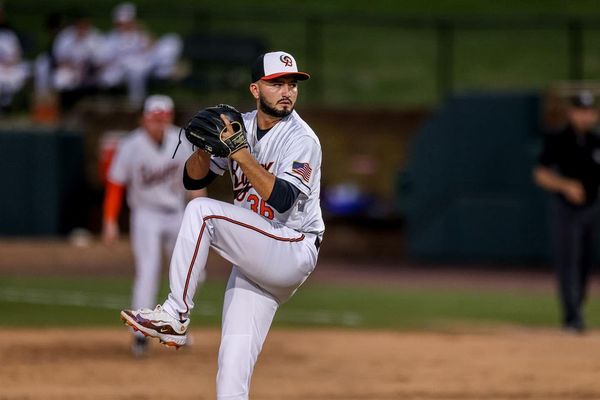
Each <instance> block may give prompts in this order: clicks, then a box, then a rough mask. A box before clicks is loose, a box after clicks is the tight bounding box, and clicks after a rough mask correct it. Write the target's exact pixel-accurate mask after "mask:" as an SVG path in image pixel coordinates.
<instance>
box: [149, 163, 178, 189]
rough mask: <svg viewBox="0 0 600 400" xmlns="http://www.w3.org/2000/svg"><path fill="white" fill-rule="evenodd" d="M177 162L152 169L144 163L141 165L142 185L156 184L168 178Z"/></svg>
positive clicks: (175, 167) (173, 171) (174, 170)
mask: <svg viewBox="0 0 600 400" xmlns="http://www.w3.org/2000/svg"><path fill="white" fill-rule="evenodd" d="M177 168H178V165H177V164H169V165H166V166H164V167H161V168H158V169H156V170H152V169H151V168H149V167H148V166H146V165H142V169H141V177H142V183H143V184H144V185H147V186H150V185H156V184H158V183H161V182H164V181H166V180H168V179H169V178H170V177H171V176H172V174H173V173H175V172H176V171H177Z"/></svg>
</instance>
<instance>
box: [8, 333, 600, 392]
mask: <svg viewBox="0 0 600 400" xmlns="http://www.w3.org/2000/svg"><path fill="white" fill-rule="evenodd" d="M218 334H219V333H218V330H216V329H206V330H204V329H203V330H195V331H194V339H195V344H194V346H193V347H192V348H190V349H183V350H179V351H176V350H173V349H168V348H163V347H162V346H159V345H158V344H155V345H154V346H153V347H152V349H151V350H152V351H151V354H150V356H149V357H147V358H145V359H141V360H139V359H133V358H132V357H131V356H130V354H129V348H128V346H129V336H128V334H127V332H126V331H125V329H123V330H115V329H107V330H96V331H93V330H89V329H78V330H15V329H10V330H8V329H4V330H0V359H2V363H1V365H0V399H2V400H7V399H11V400H13V399H14V400H17V399H19V400H24V399H27V400H29V399H36V400H37V399H39V400H42V399H43V400H58V399H61V400H68V399H78V400H86V399H90V400H91V399H94V400H97V399H149V400H153V399H156V400H159V399H160V400H164V399H178V400H186V399H196V400H198V399H214V398H215V384H214V381H215V373H216V356H217V348H218V341H219V337H218ZM316 344H318V346H317V345H316ZM598 354H600V334H596V333H593V334H588V335H585V336H571V335H567V334H562V333H559V332H552V331H545V330H523V329H519V328H504V329H499V330H498V329H495V330H494V331H479V332H475V333H460V332H455V333H444V334H442V333H401V332H380V331H345V330H297V331H292V330H283V329H276V330H274V331H272V333H271V335H270V336H269V338H268V339H267V343H266V346H265V349H264V351H263V354H262V356H261V358H260V359H259V362H258V365H257V368H256V371H255V374H254V380H253V383H252V396H251V398H252V399H257V400H260V399H265V400H280V399H290V400H295V399H303V400H305V399H313V400H317V399H319V400H321V399H322V400H326V399H328V400H330V399H348V400H358V399H361V400H362V399H365V400H378V399H381V400H384V399H385V400H388V399H415V400H416V399H422V400H426V399H427V400H429V399H431V400H434V399H435V400H439V399H456V400H458V399H465V400H469V399H498V400H501V399H529V400H549V399H561V400H564V399H598V398H600V380H598V374H599V373H600V357H597V355H598Z"/></svg>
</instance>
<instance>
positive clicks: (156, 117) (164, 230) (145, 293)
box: [102, 95, 205, 356]
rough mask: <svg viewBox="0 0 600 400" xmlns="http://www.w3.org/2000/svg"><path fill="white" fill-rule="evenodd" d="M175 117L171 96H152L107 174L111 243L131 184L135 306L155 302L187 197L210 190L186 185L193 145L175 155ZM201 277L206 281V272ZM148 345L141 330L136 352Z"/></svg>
mask: <svg viewBox="0 0 600 400" xmlns="http://www.w3.org/2000/svg"><path fill="white" fill-rule="evenodd" d="M172 122H173V101H172V100H171V98H170V97H168V96H163V95H154V96H150V97H148V99H147V100H146V102H145V104H144V111H143V117H142V126H141V127H139V128H137V129H135V130H134V131H132V132H131V133H130V134H129V135H127V136H126V137H125V138H124V139H123V140H122V141H121V143H120V144H119V147H118V149H117V152H116V154H115V157H114V159H113V161H112V164H111V166H110V169H109V173H108V182H107V187H106V195H105V200H104V222H103V231H102V237H103V241H104V242H105V243H106V244H108V245H110V244H111V243H113V242H115V241H116V240H117V239H118V238H119V225H118V217H119V213H120V210H121V204H122V198H123V193H124V191H125V189H126V190H127V204H128V205H129V208H130V210H131V214H130V237H131V245H132V249H133V254H134V258H135V269H136V274H135V282H134V286H133V295H132V306H133V307H134V308H140V307H145V308H153V307H154V306H155V305H156V296H157V292H158V288H159V282H160V270H161V264H162V261H163V258H162V257H163V256H167V257H168V258H169V259H170V257H171V253H172V251H173V247H174V245H175V240H176V238H177V234H178V232H179V226H180V223H181V219H182V217H183V212H184V209H185V204H186V197H187V198H188V199H189V198H193V197H198V196H201V195H205V191H204V190H198V191H191V192H188V191H186V190H185V188H184V186H183V182H182V177H183V167H184V164H185V161H186V159H187V158H188V157H189V156H190V154H192V152H193V150H192V148H191V145H190V144H189V143H188V142H187V141H184V142H182V144H181V146H180V149H179V151H177V153H176V155H175V158H174V159H173V158H172V156H173V151H174V150H175V147H176V146H177V143H178V139H179V128H178V127H175V126H173V125H172ZM181 147H183V149H182V148H181ZM182 150H183V151H182ZM201 279H202V280H204V276H202V277H201ZM146 348H147V342H146V340H145V338H144V337H143V335H140V336H137V335H136V336H135V337H134V343H133V346H132V351H133V354H134V355H136V356H140V355H143V354H144V353H145V351H146Z"/></svg>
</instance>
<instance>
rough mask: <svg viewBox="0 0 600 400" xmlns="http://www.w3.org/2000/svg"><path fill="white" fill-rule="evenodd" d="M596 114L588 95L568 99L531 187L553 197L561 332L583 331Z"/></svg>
mask: <svg viewBox="0 0 600 400" xmlns="http://www.w3.org/2000/svg"><path fill="white" fill-rule="evenodd" d="M598 115H599V114H598V108H597V104H596V100H595V98H594V96H593V94H592V93H591V92H588V91H582V92H579V93H577V94H576V95H574V96H573V97H571V98H570V99H569V105H568V109H567V119H568V123H567V124H566V125H565V126H564V127H563V128H562V129H560V130H558V131H556V132H549V133H548V134H547V135H545V136H546V137H545V141H544V147H543V150H542V153H541V155H540V159H539V163H538V165H537V166H536V168H535V170H534V179H535V182H536V183H537V184H538V185H539V186H540V187H542V188H543V189H545V190H547V191H549V192H552V193H553V194H554V196H553V199H552V209H551V210H552V224H551V226H552V237H553V246H554V252H555V254H554V255H555V261H556V273H557V278H558V288H559V292H560V300H561V305H562V312H563V321H562V322H563V327H564V329H565V330H568V331H572V332H576V333H581V332H583V331H584V329H585V323H584V318H583V313H582V306H583V303H584V301H585V297H586V291H587V286H588V277H589V275H590V269H591V266H592V263H593V255H594V244H595V230H596V226H597V222H598V218H599V217H600V201H599V199H598V190H599V188H600V134H599V133H598V132H597V131H594V128H595V127H596V125H597V123H598Z"/></svg>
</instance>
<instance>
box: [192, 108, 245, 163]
mask: <svg viewBox="0 0 600 400" xmlns="http://www.w3.org/2000/svg"><path fill="white" fill-rule="evenodd" d="M221 114H224V115H225V116H226V117H227V119H228V120H229V122H231V126H232V128H233V131H234V133H233V135H231V136H230V137H228V138H226V139H224V138H223V134H224V133H225V132H227V127H226V126H225V122H223V120H222V119H221ZM184 131H185V137H186V138H187V139H188V140H189V141H190V143H192V144H193V145H194V146H196V147H199V148H201V149H203V150H205V151H207V152H208V153H210V154H213V155H215V156H217V157H229V156H230V155H232V154H233V153H235V152H236V151H238V150H240V149H243V148H244V147H248V142H247V141H246V127H245V126H244V121H243V119H242V114H241V113H240V112H239V111H238V110H236V109H235V108H233V107H232V106H228V105H227V104H219V105H217V106H215V107H208V108H205V109H203V110H200V111H198V112H197V113H196V115H194V116H193V117H192V119H190V121H189V122H188V124H187V126H186V127H185V128H184Z"/></svg>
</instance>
